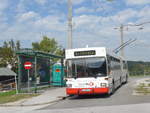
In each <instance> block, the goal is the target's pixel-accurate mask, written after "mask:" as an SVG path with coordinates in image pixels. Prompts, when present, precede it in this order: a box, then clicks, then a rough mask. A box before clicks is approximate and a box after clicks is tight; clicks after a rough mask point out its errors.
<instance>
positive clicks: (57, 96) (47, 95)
mask: <svg viewBox="0 0 150 113" xmlns="http://www.w3.org/2000/svg"><path fill="white" fill-rule="evenodd" d="M66 97H67V95H66V91H65V88H56V89H48V90H46V91H45V92H44V93H42V94H41V95H39V96H37V97H32V98H30V99H24V100H20V101H17V102H13V103H7V104H3V105H0V106H36V105H44V104H49V103H52V102H56V101H59V100H63V99H65V98H66Z"/></svg>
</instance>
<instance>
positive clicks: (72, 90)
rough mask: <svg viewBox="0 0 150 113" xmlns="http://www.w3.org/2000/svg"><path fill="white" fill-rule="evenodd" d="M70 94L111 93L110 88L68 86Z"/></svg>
mask: <svg viewBox="0 0 150 113" xmlns="http://www.w3.org/2000/svg"><path fill="white" fill-rule="evenodd" d="M66 93H67V94H68V95H88V94H105V93H109V88H66Z"/></svg>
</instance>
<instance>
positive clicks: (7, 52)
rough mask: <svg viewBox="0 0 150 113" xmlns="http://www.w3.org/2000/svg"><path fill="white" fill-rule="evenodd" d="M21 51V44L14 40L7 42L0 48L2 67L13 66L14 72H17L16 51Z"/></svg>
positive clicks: (0, 65) (0, 63) (0, 64)
mask: <svg viewBox="0 0 150 113" xmlns="http://www.w3.org/2000/svg"><path fill="white" fill-rule="evenodd" d="M18 49H20V42H19V41H17V42H14V41H13V40H10V41H8V42H7V41H5V42H4V43H3V47H1V48H0V67H7V66H8V65H9V66H11V68H12V70H14V71H15V72H16V71H17V56H16V54H15V52H16V50H18Z"/></svg>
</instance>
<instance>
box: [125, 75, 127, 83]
mask: <svg viewBox="0 0 150 113" xmlns="http://www.w3.org/2000/svg"><path fill="white" fill-rule="evenodd" d="M126 83H128V75H126V81H125V84H126Z"/></svg>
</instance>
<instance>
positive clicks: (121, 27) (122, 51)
mask: <svg viewBox="0 0 150 113" xmlns="http://www.w3.org/2000/svg"><path fill="white" fill-rule="evenodd" d="M123 28H124V26H123V25H121V26H120V33H121V34H120V35H121V45H123V43H124V39H123V38H124V37H123V30H124V29H123ZM121 56H122V57H124V48H122V49H121Z"/></svg>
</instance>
